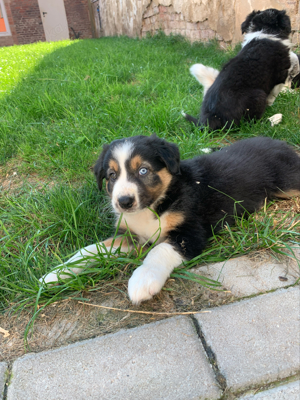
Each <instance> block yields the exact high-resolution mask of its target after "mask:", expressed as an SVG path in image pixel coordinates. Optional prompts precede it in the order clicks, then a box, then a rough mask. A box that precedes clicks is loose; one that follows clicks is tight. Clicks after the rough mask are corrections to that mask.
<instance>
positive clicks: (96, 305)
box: [78, 301, 211, 315]
mask: <svg viewBox="0 0 300 400" xmlns="http://www.w3.org/2000/svg"><path fill="white" fill-rule="evenodd" d="M78 303H80V304H85V305H87V306H91V307H99V308H106V309H108V310H114V311H122V312H130V313H135V314H151V315H187V314H199V313H210V312H211V311H208V310H205V311H187V312H174V313H170V312H154V311H137V310H122V309H121V308H114V307H106V306H99V305H98V304H88V303H84V302H83V301H78Z"/></svg>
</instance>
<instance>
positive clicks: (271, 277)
mask: <svg viewBox="0 0 300 400" xmlns="http://www.w3.org/2000/svg"><path fill="white" fill-rule="evenodd" d="M293 251H294V254H295V257H296V258H297V259H298V260H300V247H299V246H295V247H294V248H293ZM283 259H284V261H283V262H277V261H276V260H275V259H274V258H273V257H271V256H267V255H264V254H262V256H261V257H260V256H259V255H257V257H256V258H254V257H253V256H251V257H250V256H242V257H237V258H232V259H230V260H228V261H227V262H220V263H215V264H209V265H205V266H202V267H199V268H195V269H194V270H193V271H194V272H195V273H197V274H200V275H204V276H207V277H209V278H211V279H214V280H219V282H221V283H222V285H223V287H224V288H226V289H228V290H230V291H231V293H232V294H233V295H234V296H237V297H245V296H251V295H253V294H257V293H263V292H268V291H270V290H273V289H278V288H283V287H285V286H290V285H292V284H294V283H295V282H296V280H297V279H298V278H299V276H300V270H299V265H297V262H296V260H295V259H292V258H290V257H288V256H286V257H283Z"/></svg>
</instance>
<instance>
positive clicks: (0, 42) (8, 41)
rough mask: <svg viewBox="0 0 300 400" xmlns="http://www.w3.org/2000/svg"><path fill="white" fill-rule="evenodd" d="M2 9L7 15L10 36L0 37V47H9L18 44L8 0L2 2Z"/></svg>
mask: <svg viewBox="0 0 300 400" xmlns="http://www.w3.org/2000/svg"><path fill="white" fill-rule="evenodd" d="M4 7H5V10H6V15H7V19H8V23H9V27H10V31H11V36H0V47H2V46H11V45H13V44H16V43H18V38H17V33H16V29H15V24H14V20H13V17H12V13H11V8H10V0H4Z"/></svg>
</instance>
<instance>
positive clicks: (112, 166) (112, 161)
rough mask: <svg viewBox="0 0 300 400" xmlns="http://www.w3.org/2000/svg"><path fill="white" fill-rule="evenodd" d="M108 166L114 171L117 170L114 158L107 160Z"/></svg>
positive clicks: (117, 165) (117, 166)
mask: <svg viewBox="0 0 300 400" xmlns="http://www.w3.org/2000/svg"><path fill="white" fill-rule="evenodd" d="M108 166H109V168H110V169H113V170H114V171H116V172H118V171H119V164H118V163H117V162H116V161H115V160H109V163H108Z"/></svg>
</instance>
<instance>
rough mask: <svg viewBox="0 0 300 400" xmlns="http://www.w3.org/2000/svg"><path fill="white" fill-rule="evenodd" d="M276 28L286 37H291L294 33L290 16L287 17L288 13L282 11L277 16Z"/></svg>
mask: <svg viewBox="0 0 300 400" xmlns="http://www.w3.org/2000/svg"><path fill="white" fill-rule="evenodd" d="M276 26H278V28H279V29H280V30H281V31H283V32H284V33H285V34H286V35H289V34H290V33H291V32H292V27H291V20H290V17H289V16H288V15H286V11H285V10H282V11H280V12H279V13H278V15H277V21H276Z"/></svg>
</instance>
